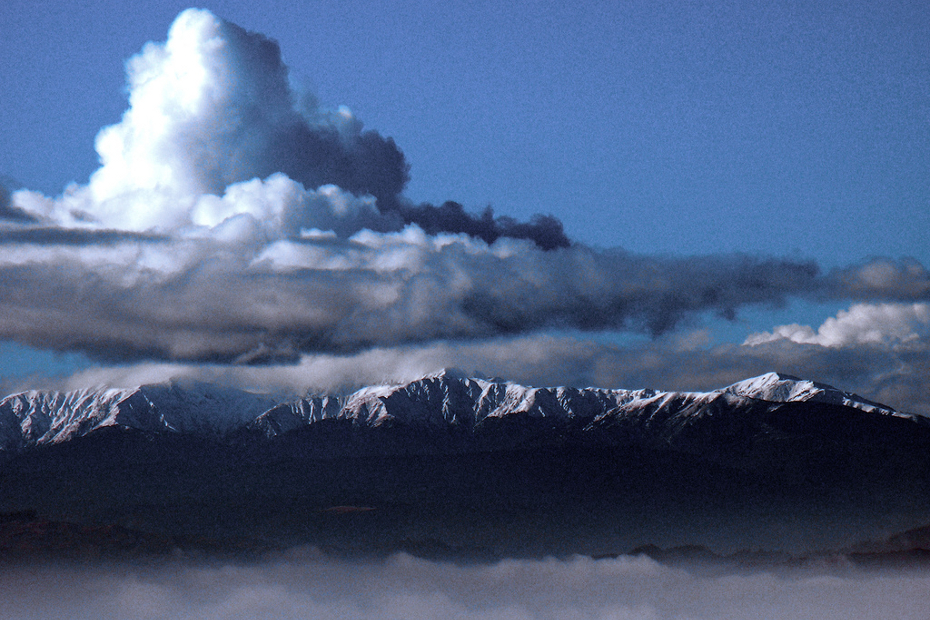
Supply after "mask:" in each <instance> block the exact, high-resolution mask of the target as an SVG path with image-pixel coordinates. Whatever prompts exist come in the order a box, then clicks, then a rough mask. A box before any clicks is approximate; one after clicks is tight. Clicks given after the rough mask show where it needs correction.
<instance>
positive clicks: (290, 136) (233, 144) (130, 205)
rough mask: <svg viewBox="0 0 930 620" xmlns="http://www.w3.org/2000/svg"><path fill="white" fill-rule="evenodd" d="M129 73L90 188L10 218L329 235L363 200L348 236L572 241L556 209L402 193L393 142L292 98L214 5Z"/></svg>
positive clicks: (197, 12)
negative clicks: (299, 228)
mask: <svg viewBox="0 0 930 620" xmlns="http://www.w3.org/2000/svg"><path fill="white" fill-rule="evenodd" d="M127 76H128V81H129V109H128V110H127V111H126V112H125V113H124V114H123V118H122V120H121V121H120V122H119V123H118V124H116V125H112V126H109V127H105V128H104V129H103V130H101V131H100V133H99V134H98V136H97V141H96V148H97V152H98V154H99V156H100V162H101V166H100V168H99V169H98V170H97V171H96V172H95V173H94V174H93V175H92V176H91V178H90V181H89V183H88V184H87V185H86V186H76V185H75V186H71V187H70V188H68V189H67V191H66V192H65V193H64V194H63V195H62V196H60V197H59V198H57V199H49V198H46V197H45V196H42V195H40V194H38V193H35V192H28V191H20V192H17V193H16V195H15V200H16V205H17V206H16V207H10V206H7V207H4V205H3V204H2V203H0V217H5V218H6V219H13V218H14V216H16V217H18V219H24V218H37V219H44V220H51V221H54V222H57V223H62V224H65V225H80V224H89V223H96V224H98V225H100V226H103V227H108V228H119V229H122V230H133V231H148V230H152V229H158V230H161V231H177V230H183V229H185V228H189V227H191V226H207V227H212V226H216V225H218V224H220V223H221V222H222V221H223V220H224V219H226V218H232V217H236V216H237V215H242V214H249V215H252V216H254V217H258V218H261V217H262V216H267V215H272V216H275V217H279V218H283V220H282V221H280V222H279V223H280V224H294V223H296V222H298V221H301V222H304V223H306V225H307V226H308V227H312V228H322V229H326V228H327V227H329V226H331V225H332V219H333V218H332V217H331V215H332V213H327V212H326V209H325V208H320V204H319V203H320V202H324V203H325V202H328V203H329V204H328V206H330V207H332V208H333V209H334V211H335V212H336V214H337V215H339V213H338V207H339V202H340V200H341V201H361V202H363V203H365V205H366V209H367V210H368V211H371V212H370V213H367V214H366V217H364V218H357V219H352V218H339V220H340V221H339V224H338V226H334V228H335V229H336V230H337V232H338V233H340V234H346V235H348V234H351V233H354V232H357V231H358V230H360V229H362V228H372V229H374V230H395V231H396V230H399V229H400V228H401V227H402V226H403V225H404V224H409V223H420V222H421V221H422V223H423V225H424V227H425V228H427V229H428V230H430V231H433V230H435V231H436V232H453V233H457V232H465V233H467V234H471V235H475V236H478V237H480V238H482V239H484V240H486V241H489V242H490V241H493V240H495V239H497V238H499V237H502V236H503V237H516V238H525V239H531V240H533V241H534V242H536V243H538V244H539V245H540V246H542V247H545V248H554V247H565V246H567V245H568V238H567V237H566V236H565V234H564V232H563V230H562V225H561V223H560V222H559V221H558V220H556V219H555V218H553V217H551V216H537V217H536V218H535V219H533V220H532V221H531V222H529V223H520V222H516V221H514V220H512V219H510V218H494V217H493V216H489V215H488V214H489V212H486V213H485V214H484V215H482V216H480V217H479V216H474V215H471V214H468V213H466V212H465V211H464V210H463V209H462V208H461V207H459V208H458V209H457V210H456V209H452V210H450V209H449V208H448V207H447V205H443V206H442V207H433V206H432V205H421V206H418V207H414V206H412V205H410V204H409V201H408V200H407V199H406V198H404V197H403V196H402V192H403V189H404V186H405V185H406V183H407V180H408V178H409V174H408V169H409V166H408V164H407V161H406V159H405V158H404V155H403V153H402V152H401V151H400V149H399V148H398V147H397V145H396V144H395V143H394V141H393V140H392V139H391V138H385V137H383V136H381V135H380V134H378V133H377V132H375V131H371V130H363V125H362V123H361V122H360V121H359V120H358V119H357V118H355V117H354V116H353V114H352V112H351V111H350V110H349V109H348V108H346V107H340V108H339V109H338V110H336V111H334V112H330V111H327V110H325V109H323V108H321V107H320V106H319V104H318V103H317V102H316V100H315V99H314V98H313V97H311V96H304V97H298V96H296V95H295V94H294V93H293V92H292V90H291V88H290V85H289V82H288V71H287V67H286V66H285V65H284V64H283V62H282V61H281V53H280V50H279V48H278V45H277V43H275V42H274V41H272V40H271V39H268V38H266V37H265V36H263V35H261V34H258V33H253V32H247V31H246V30H244V29H242V28H240V27H239V26H236V25H235V24H231V23H229V22H226V21H224V20H222V19H219V18H218V17H216V16H214V15H213V14H212V13H210V12H209V11H206V10H203V9H189V10H186V11H184V12H183V13H181V14H180V15H179V16H178V17H177V19H176V20H175V21H174V23H173V24H172V26H171V29H170V31H169V33H168V39H167V41H166V42H165V43H149V44H147V45H146V46H145V48H144V49H143V50H142V52H141V53H139V54H138V55H136V56H134V57H133V58H131V59H130V61H129V62H128V64H127ZM259 179H265V182H264V185H261V183H262V182H261V181H259ZM247 182H248V183H247ZM332 187H335V188H337V189H336V190H331V189H326V188H332ZM305 188H307V189H306V190H305ZM307 190H317V194H322V196H318V195H314V192H313V191H307ZM332 191H337V192H338V193H339V194H340V197H339V198H333V197H332V196H330V195H329V194H330V193H332ZM224 194H225V195H224ZM259 194H261V195H259ZM219 196H223V198H222V199H218V197H219ZM0 198H2V196H0ZM447 204H454V203H447ZM269 211H271V212H272V213H269ZM276 233H277V234H283V235H288V234H292V233H293V231H292V230H291V229H289V228H288V227H287V226H284V227H283V228H280V229H278V230H277V231H276Z"/></svg>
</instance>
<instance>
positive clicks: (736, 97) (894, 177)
mask: <svg viewBox="0 0 930 620" xmlns="http://www.w3.org/2000/svg"><path fill="white" fill-rule="evenodd" d="M184 8H185V5H184V4H178V3H173V2H128V3H127V2H120V3H116V2H95V3H92V5H88V4H87V3H84V2H76V1H73V2H54V3H48V5H47V6H42V3H34V2H29V3H27V2H23V1H21V0H7V1H6V2H4V3H3V5H2V7H0V23H3V24H4V26H3V27H2V28H3V36H2V37H0V66H2V67H3V70H2V74H0V75H2V79H3V88H2V90H0V128H2V131H0V175H3V176H4V178H6V179H7V185H9V186H10V187H11V189H15V188H17V187H24V188H28V189H31V190H35V191H37V192H41V193H42V194H45V195H46V196H49V197H55V196H58V195H59V194H60V193H61V192H62V190H63V189H64V188H65V186H66V185H67V184H69V183H71V182H76V183H78V184H79V185H82V186H83V185H85V184H87V183H88V179H89V177H90V175H91V173H93V172H94V171H95V170H96V169H97V168H98V167H99V161H98V155H97V153H96V152H95V150H94V140H95V136H96V135H97V133H98V131H99V130H100V129H101V128H102V127H104V126H107V125H113V124H115V123H118V122H119V121H120V119H121V115H122V114H123V112H124V110H126V109H127V88H126V78H125V65H124V63H125V62H126V60H127V59H128V58H130V57H131V56H133V55H134V54H137V53H138V52H139V51H140V50H141V49H142V48H143V45H144V44H145V43H146V42H147V41H154V42H163V41H165V39H166V36H167V32H168V28H169V26H170V25H171V23H172V21H173V20H174V19H175V17H176V15H177V14H178V13H179V12H180V11H181V10H183V9H184ZM205 8H208V9H210V10H211V11H212V12H213V13H214V14H215V15H217V16H218V17H220V18H223V19H226V20H228V21H230V22H232V23H235V24H238V25H239V26H242V27H243V28H245V29H246V30H249V31H253V32H260V33H263V34H265V35H267V36H268V37H271V38H273V39H275V40H276V41H277V42H278V43H279V45H280V49H281V55H282V60H283V62H284V63H285V64H286V65H287V66H288V68H289V76H290V81H291V84H292V86H293V87H294V88H295V89H297V90H299V91H309V92H312V93H313V94H314V95H315V96H316V97H317V98H318V100H319V102H320V103H321V105H322V106H323V107H325V108H329V109H333V110H335V109H336V108H337V106H339V105H346V106H348V107H349V108H350V109H351V111H352V113H353V114H354V116H355V118H356V119H358V120H360V121H361V122H363V123H364V127H365V129H373V130H375V131H376V132H378V134H380V135H381V136H384V137H385V138H392V139H393V140H394V141H395V142H396V145H397V146H398V147H399V148H400V150H401V151H402V152H403V154H404V156H405V158H406V161H407V163H408V164H409V166H410V181H409V183H408V184H407V186H406V189H405V191H404V196H405V197H406V198H407V199H409V200H410V201H412V202H414V203H419V202H429V203H432V204H437V205H438V204H440V203H442V202H444V201H446V200H455V201H457V202H459V203H461V204H463V205H464V206H465V208H466V210H469V211H473V212H479V211H481V210H482V209H483V208H484V207H485V206H487V205H491V206H493V207H494V209H495V213H496V214H497V215H499V216H500V215H506V216H510V217H513V218H516V219H518V220H526V219H528V218H530V217H531V216H532V215H533V214H536V213H543V214H551V215H554V216H555V217H556V218H558V219H559V220H561V221H562V223H563V224H564V228H565V232H566V233H567V235H568V237H569V238H571V239H572V240H573V241H574V242H576V243H579V244H583V245H585V246H591V247H593V248H622V249H623V250H624V251H627V252H631V253H633V254H635V255H643V256H658V257H668V256H669V255H674V256H676V257H690V256H696V255H719V254H731V253H743V254H747V255H751V256H754V257H767V258H771V259H773V260H787V261H795V262H802V261H806V260H811V261H815V262H816V263H817V264H818V265H819V266H820V269H821V271H822V272H823V273H828V272H829V271H830V270H831V269H846V268H851V267H852V266H856V265H861V264H862V263H863V262H864V261H866V260H868V259H870V258H872V257H887V258H888V259H891V260H895V261H898V260H901V259H904V258H912V259H914V260H916V261H917V264H918V265H919V266H921V267H923V266H926V265H930V9H928V8H927V6H926V5H925V4H924V3H920V2H890V3H885V4H883V5H882V6H881V10H878V9H877V7H876V5H874V4H873V3H865V2H852V3H844V4H839V3H833V2H784V3H777V4H774V5H773V4H772V3H763V2H742V3H740V2H671V3H661V4H657V3H651V2H575V3H550V2H523V3H518V4H516V5H513V6H502V5H501V4H500V3H491V2H471V3H462V4H459V5H452V6H439V5H437V4H436V3H433V2H361V1H350V2H341V3H319V2H306V3H290V2H280V3H279V2H263V3H227V2H213V3H207V4H206V5H205ZM308 189H315V188H308ZM10 247H11V248H12V247H13V246H10ZM4 251H7V250H6V249H5V250H4ZM10 251H13V250H12V249H11V250H10ZM668 260H672V259H668ZM683 260H686V259H683ZM663 265H665V266H666V267H668V264H667V263H663ZM676 269H678V268H677V267H676ZM873 271H874V270H873ZM870 273H871V272H870ZM922 295H924V294H923V293H918V294H914V295H910V296H909V297H908V296H902V295H901V294H898V293H895V294H894V295H890V296H887V295H886V296H885V297H880V296H876V295H873V294H872V293H869V294H868V295H865V294H863V295H860V297H858V298H856V297H855V296H853V297H849V298H847V297H844V296H842V295H834V294H830V295H825V294H819V293H818V294H812V293H811V294H807V293H806V294H805V295H803V296H800V297H797V296H793V295H791V294H788V295H786V296H785V298H784V299H783V300H776V302H777V303H775V305H776V306H777V305H778V304H779V303H781V302H782V301H783V302H784V303H783V304H782V305H781V307H780V308H777V309H775V310H772V309H770V306H769V305H766V306H765V307H764V309H763V310H759V309H758V308H757V307H755V306H752V305H751V304H750V305H748V306H746V307H741V308H740V309H739V311H738V312H737V315H736V317H737V321H736V323H726V322H721V321H719V320H717V319H715V318H713V316H716V315H715V314H714V312H710V313H709V315H710V318H708V316H707V313H705V314H704V315H701V314H700V313H697V314H695V315H694V316H693V317H689V318H687V319H686V320H683V321H682V322H680V323H676V327H675V329H674V330H671V332H668V333H666V332H663V334H661V337H660V338H659V339H658V340H655V339H653V336H652V335H648V336H647V337H646V339H647V340H649V341H650V342H653V343H654V344H653V345H649V346H650V347H652V348H653V349H655V350H659V349H662V347H665V348H666V349H667V348H668V347H673V345H672V344H670V342H671V341H670V340H669V339H670V338H673V337H680V338H691V339H692V340H693V341H694V342H698V341H701V338H704V339H705V340H704V342H705V345H703V346H713V345H714V344H715V343H716V341H717V340H719V339H721V338H723V339H727V338H729V339H731V340H733V342H734V343H736V344H739V343H740V342H741V341H742V339H743V338H745V336H746V334H747V333H748V332H761V331H771V330H774V329H775V327H777V326H778V325H782V324H790V323H795V322H797V323H800V324H802V325H811V326H812V327H813V329H814V331H816V330H817V328H818V326H819V325H820V324H821V322H822V321H824V320H826V319H828V318H829V317H831V316H833V317H835V316H836V313H837V312H838V311H840V310H844V311H845V310H848V309H850V308H851V304H853V303H873V304H880V303H904V302H907V303H918V304H921V303H923V302H924V301H925V297H924V296H922ZM8 311H9V310H8ZM869 312H870V311H869ZM869 312H867V311H865V310H863V311H862V314H861V316H863V317H864V316H866V315H868V316H871V317H873V318H874V317H875V316H878V315H877V314H875V313H874V312H873V313H872V314H869ZM876 312H877V311H876ZM879 314H880V313H879ZM43 316H47V315H43ZM650 316H651V315H650ZM857 316H859V315H857ZM896 316H897V315H896ZM908 316H911V315H908ZM914 316H917V317H918V318H917V319H914V318H913V317H912V318H911V319H908V320H911V323H909V325H910V324H912V323H913V321H917V323H916V325H917V327H916V328H915V329H916V330H917V331H916V332H914V333H915V334H917V340H918V341H919V342H923V338H924V332H923V331H921V330H923V329H925V326H924V325H923V323H921V322H920V321H921V320H922V319H920V318H919V317H920V316H923V315H922V314H920V311H918V312H917V315H914ZM585 320H587V319H585ZM863 320H865V319H863ZM874 320H878V319H874ZM568 323H569V324H568V325H567V327H568V332H569V333H573V332H572V330H573V329H575V327H577V326H575V325H572V324H571V321H570V320H569V321H568ZM885 323H886V324H887V323H888V321H885ZM585 325H587V324H584V325H582V328H583V329H582V331H583V332H585V333H586V334H588V333H589V332H588V328H587V327H586V326H585ZM550 327H551V326H550ZM701 329H705V330H709V335H708V334H703V335H701V334H697V335H696V332H695V330H698V331H699V330H701ZM902 329H903V328H902ZM543 331H546V332H547V333H550V334H551V333H555V332H552V330H551V329H548V328H547V330H543ZM905 331H906V330H905ZM4 333H5V334H6V337H7V339H8V342H14V341H18V342H19V343H20V344H18V345H14V344H7V345H5V346H6V348H5V349H2V352H3V355H4V357H5V358H6V359H7V360H10V359H11V357H19V358H20V361H19V362H17V365H16V366H15V367H16V368H20V369H21V368H22V367H23V362H22V358H23V355H19V356H17V355H13V356H11V355H10V354H9V352H10V351H19V349H17V347H19V346H20V345H31V346H32V347H35V348H42V347H38V346H37V345H38V343H39V342H41V340H40V339H37V338H35V337H32V336H29V337H26V336H24V335H22V333H21V332H18V331H16V330H15V329H12V328H10V329H9V330H7V331H5V332H4ZM508 333H510V332H508ZM558 333H559V334H564V333H565V332H564V330H562V331H558ZM597 333H599V334H600V335H599V336H598V338H599V339H601V340H604V339H606V340H608V341H611V342H617V343H619V344H617V345H616V346H620V347H625V346H627V344H628V343H631V342H632V344H629V346H635V347H638V346H646V345H641V344H640V339H641V337H640V336H639V335H636V334H639V333H640V332H638V331H637V330H635V329H634V330H632V332H631V331H630V330H626V329H620V330H615V329H604V330H597ZM631 333H633V334H634V337H633V339H632V340H630V338H631V336H630V334H631ZM772 333H774V331H773V332H772ZM902 333H903V332H902ZM17 334H19V335H17ZM457 334H458V332H456V334H453V335H452V336H449V335H448V334H445V337H444V338H443V339H442V340H441V342H442V345H443V346H458V344H457V343H458V340H457V339H456V338H458V335H457ZM909 335H910V333H908V334H904V335H903V336H900V338H899V339H904V340H906V338H907V337H909ZM560 337H561V336H560ZM569 337H570V338H574V336H569ZM584 337H585V338H587V337H589V336H584ZM896 337H897V336H896ZM469 338H472V336H469ZM695 338H696V339H697V340H694V339H695ZM707 338H710V342H709V343H708V342H706V339H707ZM798 338H800V337H798ZM796 340H797V338H796ZM801 340H803V338H801ZM808 340H810V339H808ZM854 340H855V338H853V340H850V341H849V342H852V341H854ZM469 342H472V343H473V342H474V340H469ZM560 342H561V341H560ZM818 342H820V344H816V343H812V342H804V343H799V344H805V345H806V346H827V345H823V342H826V341H825V340H823V341H822V342H821V341H818ZM830 342H833V341H830ZM837 342H839V341H837ZM843 342H847V341H843ZM857 342H858V341H857ZM625 343H627V344H625ZM398 344H401V345H404V346H407V344H409V343H407V341H405V340H404V341H402V342H400V341H398V342H392V343H391V345H392V346H393V345H398ZM421 344H422V343H421ZM108 346H109V345H108ZM418 346H419V345H418ZM437 346H438V345H437ZM463 346H464V345H463ZM469 346H471V345H469ZM676 346H677V345H676ZM673 348H674V347H673ZM50 350H63V351H68V352H70V351H72V350H77V351H78V352H79V353H80V352H82V351H83V352H88V351H89V352H90V353H92V354H95V353H94V351H95V349H94V347H93V346H91V345H88V344H87V343H86V342H85V343H84V344H69V345H65V344H63V343H58V342H57V341H56V343H55V344H53V345H52V346H51V347H50ZM625 350H626V349H625ZM663 350H665V349H663ZM676 350H677V349H676ZM715 351H717V352H718V353H720V351H719V350H716V349H715ZM111 352H112V351H111ZM357 352H358V351H357V350H355V349H354V350H353V354H356V353H357ZM325 353H326V354H332V353H334V352H333V351H331V350H328V351H326V352H325ZM408 353H409V352H408ZM472 353H474V352H473V351H472ZM873 354H874V355H877V353H874V352H873V353H870V354H869V357H870V358H871V357H874V355H873ZM69 355H70V353H69ZM475 355H477V354H475ZM449 356H450V357H454V355H452V354H451V353H450V354H449ZM116 357H119V355H117V356H116ZM130 357H132V358H133V360H135V361H139V359H138V358H137V357H136V356H130ZM167 357H168V359H167V360H166V359H165V355H164V354H163V353H160V354H159V355H157V356H155V358H156V361H157V363H163V362H166V361H167V362H171V361H172V359H173V358H171V356H170V355H169V356H167ZM414 357H416V356H415V355H414ZM466 357H467V356H466ZM478 357H480V356H478ZM492 357H493V356H492ZM37 359H38V358H37ZM55 359H64V360H65V361H64V362H62V363H63V364H64V365H65V366H68V365H69V364H71V362H70V361H68V360H71V359H72V358H70V357H67V356H66V357H65V358H55ZM430 359H432V358H430ZM437 359H438V358H437ZM443 359H445V358H443ZM482 359H485V358H482ZM778 359H779V360H780V359H791V356H790V355H789V356H788V357H786V358H778ZM895 359H896V360H897V361H898V362H900V355H899V357H898V358H895ZM174 361H178V360H174ZM180 361H183V362H185V363H186V362H187V361H189V360H180ZM770 361H773V362H774V361H778V360H770ZM43 363H44V362H43ZM106 363H110V362H109V361H108V362H106ZM423 363H424V364H425V363H426V362H423ZM476 363H477V362H476ZM889 363H890V362H889ZM721 364H723V363H722V362H720V363H719V364H718V368H719V367H720V365H721ZM759 364H760V365H762V362H759ZM724 365H725V364H724ZM823 365H824V366H826V364H825V363H824V364H823ZM5 366H6V368H13V367H14V364H13V362H12V361H8V362H7V363H6V365H5ZM25 366H26V367H27V368H28V367H29V364H25ZM737 366H739V365H738V364H734V367H733V368H732V370H731V374H727V373H722V374H720V373H717V374H720V376H726V377H729V376H731V375H735V374H737V373H738V369H737V368H736V367H737ZM727 367H729V366H727ZM820 367H821V366H817V365H816V364H814V365H812V366H811V367H810V368H811V369H813V370H816V369H817V368H820ZM754 368H755V367H753V368H752V369H754ZM752 369H751V368H748V367H747V368H746V370H747V371H749V370H752ZM804 369H805V368H804V367H802V368H800V370H804ZM21 372H22V371H21V370H17V371H16V372H15V373H14V372H12V371H7V374H8V375H12V374H16V373H21ZM217 372H219V371H217ZM663 372H664V371H663ZM663 372H659V371H656V377H657V379H656V381H657V382H658V381H661V380H662V379H663V378H666V379H668V380H672V379H674V377H672V375H670V374H668V373H664V374H663ZM863 372H865V371H863ZM401 374H402V373H401ZM517 374H519V373H517ZM588 374H589V375H591V376H592V377H594V378H595V379H596V378H597V376H599V375H598V374H597V373H596V372H593V371H592V373H588ZM619 374H620V377H619V378H618V380H622V379H623V378H624V377H631V378H632V377H634V375H630V374H626V375H624V374H623V373H619ZM586 376H587V375H586ZM715 376H716V374H715ZM857 376H858V375H857ZM610 377H611V378H617V377H615V376H614V375H610ZM635 377H636V378H639V375H635ZM844 377H845V375H840V376H839V378H840V379H842V378H844ZM547 378H548V376H547ZM850 379H851V380H852V383H854V384H855V385H859V384H857V383H856V381H860V380H859V379H854V378H853V377H850ZM853 379H854V380H853ZM710 381H712V378H711V377H710V376H708V378H707V379H706V381H703V380H702V381H697V382H696V383H698V384H701V385H703V384H704V383H707V382H710ZM920 381H923V379H920ZM920 381H918V383H919V382H920ZM860 383H862V384H868V385H871V386H873V387H872V388H869V389H872V391H873V393H874V392H875V391H876V390H879V388H876V387H874V385H875V384H874V382H873V383H867V382H866V381H865V380H864V379H862V380H861V381H860ZM659 387H663V386H662V385H659ZM668 387H675V386H674V385H673V386H668ZM879 391H880V390H879Z"/></svg>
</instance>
